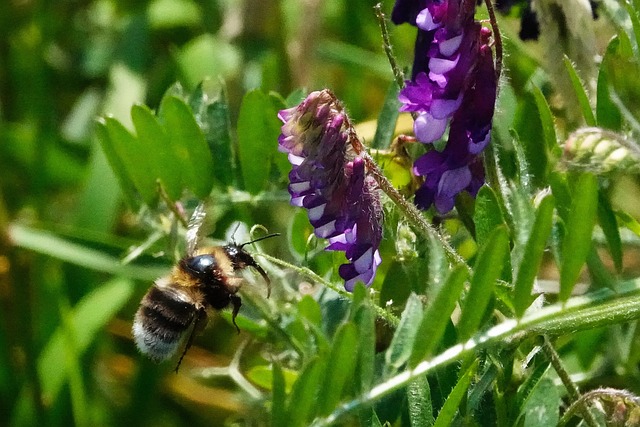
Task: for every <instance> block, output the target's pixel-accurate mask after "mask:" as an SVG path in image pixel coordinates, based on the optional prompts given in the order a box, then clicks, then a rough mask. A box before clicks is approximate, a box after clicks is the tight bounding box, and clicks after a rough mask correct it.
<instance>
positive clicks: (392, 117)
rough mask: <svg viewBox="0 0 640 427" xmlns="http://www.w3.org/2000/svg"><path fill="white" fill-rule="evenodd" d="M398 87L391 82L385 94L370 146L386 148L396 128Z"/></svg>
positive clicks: (398, 105) (398, 109) (398, 110)
mask: <svg viewBox="0 0 640 427" xmlns="http://www.w3.org/2000/svg"><path fill="white" fill-rule="evenodd" d="M399 92H400V88H399V87H398V85H397V84H396V82H391V84H390V85H389V90H388V91H387V96H386V97H385V98H384V104H383V105H382V110H381V111H380V114H379V115H378V124H377V126H376V134H375V136H374V137H373V141H372V142H371V148H377V149H379V148H387V147H389V145H390V144H391V140H392V139H393V134H394V133H395V130H396V122H397V121H398V115H399V114H400V105H401V104H400V101H399V100H398V93H399Z"/></svg>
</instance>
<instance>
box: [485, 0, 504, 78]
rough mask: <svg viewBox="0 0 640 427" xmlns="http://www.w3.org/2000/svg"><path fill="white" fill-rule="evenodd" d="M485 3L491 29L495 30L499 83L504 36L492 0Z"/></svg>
mask: <svg viewBox="0 0 640 427" xmlns="http://www.w3.org/2000/svg"><path fill="white" fill-rule="evenodd" d="M484 3H485V5H486V6H487V12H489V22H491V29H492V30H493V39H494V41H495V46H496V81H498V82H499V81H500V75H501V74H502V36H501V35H500V27H498V20H497V19H496V13H495V11H494V9H493V4H491V0H484Z"/></svg>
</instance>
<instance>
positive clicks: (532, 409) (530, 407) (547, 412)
mask: <svg viewBox="0 0 640 427" xmlns="http://www.w3.org/2000/svg"><path fill="white" fill-rule="evenodd" d="M561 404H562V400H560V395H559V394H558V388H557V387H556V385H555V384H554V383H553V380H552V379H550V378H548V377H544V378H542V379H541V380H540V381H539V382H538V383H537V384H536V387H535V388H534V390H533V392H532V393H531V395H529V398H528V399H527V401H526V404H525V405H524V407H523V408H522V409H523V412H524V426H525V427H529V426H530V427H537V426H555V425H557V424H558V420H559V408H560V405H561Z"/></svg>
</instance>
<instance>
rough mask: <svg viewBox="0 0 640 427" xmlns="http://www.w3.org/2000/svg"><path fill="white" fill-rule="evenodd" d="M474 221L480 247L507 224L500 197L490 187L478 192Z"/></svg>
mask: <svg viewBox="0 0 640 427" xmlns="http://www.w3.org/2000/svg"><path fill="white" fill-rule="evenodd" d="M473 221H474V223H475V224H476V242H477V243H478V246H483V245H484V244H485V242H486V241H487V239H488V238H489V235H490V234H491V232H492V231H493V230H494V229H495V228H496V227H498V226H500V225H503V224H505V220H504V215H503V214H502V209H500V203H499V202H498V197H497V196H496V193H495V192H494V191H493V189H492V188H491V187H489V186H486V185H485V186H483V187H482V188H480V191H478V195H477V196H476V208H475V212H474V214H473Z"/></svg>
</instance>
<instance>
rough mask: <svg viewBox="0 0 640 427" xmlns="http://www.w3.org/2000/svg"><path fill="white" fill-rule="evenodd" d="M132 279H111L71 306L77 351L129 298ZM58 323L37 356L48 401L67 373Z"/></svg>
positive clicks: (81, 349) (86, 344) (60, 387)
mask: <svg viewBox="0 0 640 427" xmlns="http://www.w3.org/2000/svg"><path fill="white" fill-rule="evenodd" d="M132 292H133V283H132V282H131V281H129V280H125V279H114V280H111V281H109V282H106V283H105V284H104V285H102V286H101V287H99V288H97V289H96V290H94V291H92V292H91V293H89V294H87V295H86V296H84V297H83V298H82V299H81V300H80V302H78V304H77V305H76V306H75V307H74V308H73V310H72V314H71V315H72V322H73V331H74V332H75V336H74V341H75V345H76V351H77V352H78V355H82V354H84V352H85V351H86V349H87V348H88V347H89V344H91V342H93V340H94V338H95V337H96V335H97V334H98V332H99V331H100V330H101V329H102V328H103V327H104V326H105V325H106V324H107V322H109V321H110V320H111V319H112V318H113V316H115V314H116V313H117V312H118V311H119V310H120V309H121V308H122V306H123V305H124V304H125V303H126V302H127V301H128V300H129V298H130V297H131V294H132ZM62 328H63V326H60V327H59V328H58V329H56V331H55V332H54V333H53V335H52V336H51V338H50V340H49V342H48V343H47V345H46V346H45V348H44V349H43V350H42V353H40V355H39V356H38V361H37V369H38V377H39V378H40V386H41V392H42V396H43V398H44V399H46V400H47V401H49V402H53V401H55V400H56V398H57V396H58V394H59V393H60V391H61V390H62V386H63V385H64V383H65V381H66V380H67V376H68V375H69V373H68V372H67V371H66V370H65V369H61V367H64V366H66V364H65V357H66V356H65V354H66V345H67V344H66V339H65V333H64V331H63V329H62Z"/></svg>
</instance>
